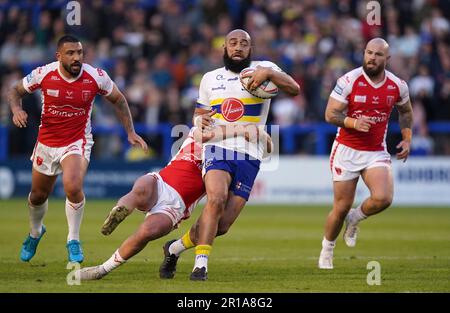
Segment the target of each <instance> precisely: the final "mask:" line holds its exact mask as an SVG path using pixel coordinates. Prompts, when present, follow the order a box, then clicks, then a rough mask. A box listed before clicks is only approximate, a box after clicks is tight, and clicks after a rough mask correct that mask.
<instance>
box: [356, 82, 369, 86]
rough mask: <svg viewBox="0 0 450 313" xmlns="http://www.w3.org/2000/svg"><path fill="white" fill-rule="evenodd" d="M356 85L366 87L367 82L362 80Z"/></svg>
mask: <svg viewBox="0 0 450 313" xmlns="http://www.w3.org/2000/svg"><path fill="white" fill-rule="evenodd" d="M358 87H367V84H366V83H364V82H358Z"/></svg>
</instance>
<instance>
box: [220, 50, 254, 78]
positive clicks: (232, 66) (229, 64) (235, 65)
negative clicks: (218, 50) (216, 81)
mask: <svg viewBox="0 0 450 313" xmlns="http://www.w3.org/2000/svg"><path fill="white" fill-rule="evenodd" d="M251 62H252V52H251V51H249V52H248V56H247V57H246V58H245V59H242V60H240V61H235V60H233V59H232V58H230V56H229V55H228V52H227V49H226V48H225V49H224V52H223V63H224V64H225V68H226V69H227V70H230V71H232V72H234V73H240V72H241V71H242V70H243V69H244V68H246V67H249V66H250V63H251Z"/></svg>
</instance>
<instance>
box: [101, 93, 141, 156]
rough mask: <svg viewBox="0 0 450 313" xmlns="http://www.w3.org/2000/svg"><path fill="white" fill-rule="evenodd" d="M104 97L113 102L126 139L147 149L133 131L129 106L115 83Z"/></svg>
mask: <svg viewBox="0 0 450 313" xmlns="http://www.w3.org/2000/svg"><path fill="white" fill-rule="evenodd" d="M106 99H108V101H109V102H111V103H112V104H113V106H114V109H115V112H116V115H117V117H118V118H119V120H120V122H121V123H122V125H123V127H124V128H125V131H126V132H127V134H128V141H129V142H130V143H131V144H132V145H135V144H139V145H140V146H141V147H142V149H144V150H146V151H147V150H148V147H147V144H146V143H145V141H144V139H142V138H141V137H140V136H139V135H138V134H136V132H135V131H134V125H133V119H132V118H131V112H130V108H129V107H128V103H127V100H126V99H125V96H124V95H123V94H122V93H121V92H120V90H119V89H118V88H117V86H116V85H114V87H113V91H112V92H111V94H110V95H109V96H107V97H106Z"/></svg>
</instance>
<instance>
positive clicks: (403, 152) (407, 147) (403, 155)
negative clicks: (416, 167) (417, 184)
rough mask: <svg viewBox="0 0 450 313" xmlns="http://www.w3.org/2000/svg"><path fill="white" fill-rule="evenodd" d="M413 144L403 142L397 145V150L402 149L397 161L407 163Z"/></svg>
mask: <svg viewBox="0 0 450 313" xmlns="http://www.w3.org/2000/svg"><path fill="white" fill-rule="evenodd" d="M410 146H411V143H410V142H409V141H407V140H402V141H400V143H399V144H398V145H397V149H402V150H401V151H400V152H399V153H397V160H403V163H404V162H406V160H407V159H408V156H409V152H410Z"/></svg>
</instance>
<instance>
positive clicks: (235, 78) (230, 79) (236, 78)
mask: <svg viewBox="0 0 450 313" xmlns="http://www.w3.org/2000/svg"><path fill="white" fill-rule="evenodd" d="M238 79H239V77H237V76H236V77H234V78H228V79H227V81H229V82H230V81H233V80H238Z"/></svg>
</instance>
